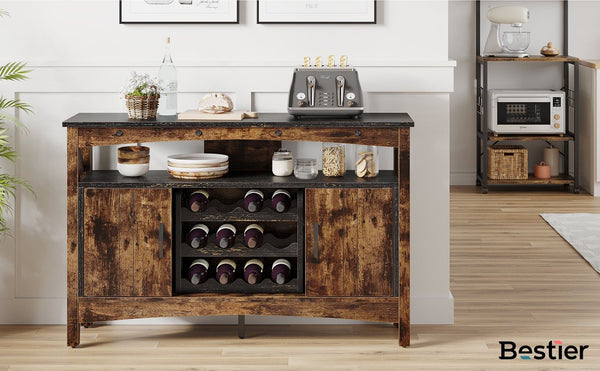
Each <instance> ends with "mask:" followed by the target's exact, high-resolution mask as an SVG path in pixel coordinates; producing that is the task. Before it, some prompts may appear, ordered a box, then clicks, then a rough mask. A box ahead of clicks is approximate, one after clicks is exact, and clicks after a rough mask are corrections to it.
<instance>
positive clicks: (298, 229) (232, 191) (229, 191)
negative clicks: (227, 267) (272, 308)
mask: <svg viewBox="0 0 600 371" xmlns="http://www.w3.org/2000/svg"><path fill="white" fill-rule="evenodd" d="M204 189H205V190H206V191H207V192H208V193H209V195H210V198H209V201H208V204H207V206H206V208H205V209H204V210H203V211H198V212H192V211H191V210H190V209H189V208H188V205H187V199H188V197H189V195H190V194H191V193H192V192H193V191H194V190H193V189H174V190H173V192H174V194H173V210H174V245H175V254H174V262H173V266H174V270H173V275H174V277H173V282H174V286H175V287H174V292H175V294H193V293H248V294H253V293H303V292H304V241H303V238H304V214H303V205H304V190H303V189H289V188H286V190H287V191H288V192H290V194H291V196H292V199H291V205H290V208H289V210H288V211H286V212H283V213H279V212H276V211H274V210H273V209H272V208H271V196H272V194H273V192H274V191H276V190H277V189H278V188H259V189H260V190H261V191H262V192H263V193H264V195H265V199H264V202H263V207H262V209H261V210H259V211H257V212H254V213H250V212H248V211H246V210H245V209H244V207H243V198H244V194H245V193H246V191H248V189H246V188H204ZM198 223H202V224H204V225H206V226H207V227H208V228H209V231H210V232H209V234H208V242H207V244H206V246H205V247H203V248H197V249H195V248H192V247H191V246H190V245H189V244H188V241H187V233H188V231H189V230H190V229H191V228H192V227H193V226H194V225H195V224H198ZM225 223H228V224H231V225H233V226H234V227H235V228H236V230H237V233H236V236H235V243H234V245H233V246H232V247H231V248H227V249H223V248H220V247H219V246H218V245H217V241H216V231H217V229H218V228H219V226H220V225H222V224H225ZM254 223H256V224H259V225H260V226H262V227H263V228H264V235H263V241H262V244H261V245H260V246H258V247H256V248H248V247H246V246H245V244H244V229H245V228H246V227H247V226H248V225H250V224H254ZM197 258H203V259H206V260H207V261H208V262H209V269H208V277H209V278H208V279H207V280H206V281H205V282H203V283H200V284H197V285H194V284H192V283H191V282H190V281H189V279H188V277H187V271H188V267H189V266H190V264H191V263H192V261H194V259H197ZM253 258H258V259H261V260H262V261H263V263H264V271H263V278H262V280H261V281H260V282H258V283H256V284H253V285H251V284H249V283H247V282H246V281H245V280H244V278H243V275H244V273H243V270H244V264H245V262H246V261H248V260H249V259H253ZM279 258H285V259H287V260H288V261H289V262H290V263H291V266H292V267H291V279H290V280H289V281H288V282H286V283H284V284H277V283H275V282H273V281H272V280H271V277H270V274H271V265H272V264H273V262H274V261H275V260H276V259H279ZM222 259H231V260H233V261H234V262H235V263H236V266H237V268H236V271H235V279H234V281H233V282H231V283H228V284H224V285H223V284H221V283H219V282H218V281H217V279H216V278H215V276H216V266H217V264H218V263H219V261H221V260H222Z"/></svg>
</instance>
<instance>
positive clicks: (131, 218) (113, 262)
mask: <svg viewBox="0 0 600 371" xmlns="http://www.w3.org/2000/svg"><path fill="white" fill-rule="evenodd" d="M83 192H84V197H83V205H82V208H83V215H84V219H83V220H84V222H83V223H82V225H81V228H83V244H82V250H83V251H82V255H83V285H82V288H83V292H82V293H81V294H82V296H169V295H171V287H172V284H171V277H172V273H171V262H172V257H171V256H172V255H171V203H172V201H171V190H170V189H141V188H138V189H127V188H125V189H120V188H86V189H84V190H83Z"/></svg>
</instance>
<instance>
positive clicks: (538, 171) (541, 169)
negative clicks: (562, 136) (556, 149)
mask: <svg viewBox="0 0 600 371" xmlns="http://www.w3.org/2000/svg"><path fill="white" fill-rule="evenodd" d="M533 175H534V176H535V177H536V178H538V179H549V178H550V166H548V165H546V163H545V162H544V161H542V162H540V164H539V165H535V172H534V174H533Z"/></svg>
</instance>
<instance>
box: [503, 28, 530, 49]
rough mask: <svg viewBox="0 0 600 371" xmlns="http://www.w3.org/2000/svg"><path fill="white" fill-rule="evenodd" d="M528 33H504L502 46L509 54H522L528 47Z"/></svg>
mask: <svg viewBox="0 0 600 371" xmlns="http://www.w3.org/2000/svg"><path fill="white" fill-rule="evenodd" d="M529 35H530V33H529V32H504V33H503V34H502V46H503V47H504V48H505V49H506V50H508V51H509V52H524V51H526V50H527V48H528V47H529Z"/></svg>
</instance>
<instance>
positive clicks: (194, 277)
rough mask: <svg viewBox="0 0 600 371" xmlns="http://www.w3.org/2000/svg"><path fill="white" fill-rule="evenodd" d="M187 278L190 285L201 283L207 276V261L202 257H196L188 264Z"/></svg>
mask: <svg viewBox="0 0 600 371" xmlns="http://www.w3.org/2000/svg"><path fill="white" fill-rule="evenodd" d="M188 278H189V280H190V282H191V283H192V285H197V284H199V283H203V282H204V281H206V279H207V278H208V262H207V261H206V260H204V259H196V260H194V261H193V262H192V264H190V268H189V269H188Z"/></svg>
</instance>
